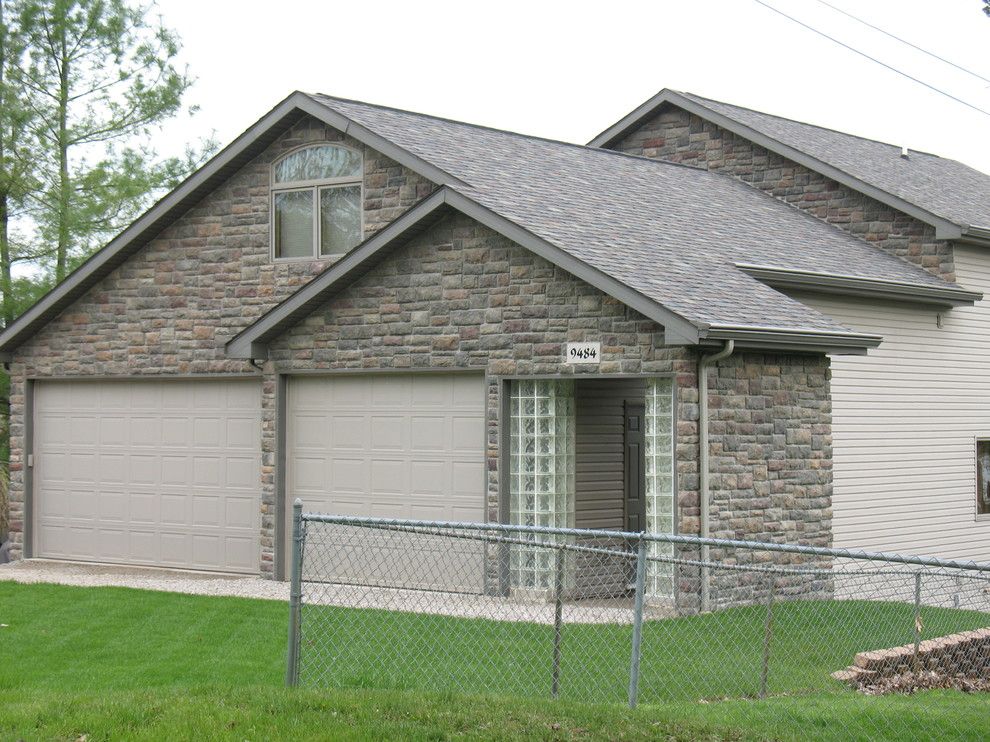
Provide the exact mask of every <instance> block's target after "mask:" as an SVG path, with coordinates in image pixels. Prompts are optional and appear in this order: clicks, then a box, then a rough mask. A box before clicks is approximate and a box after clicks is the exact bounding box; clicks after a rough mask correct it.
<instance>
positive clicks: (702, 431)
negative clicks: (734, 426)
mask: <svg viewBox="0 0 990 742" xmlns="http://www.w3.org/2000/svg"><path fill="white" fill-rule="evenodd" d="M735 349H736V341H735V340H726V341H725V347H724V348H722V350H720V351H718V352H717V353H710V354H709V355H703V356H701V357H700V358H699V359H698V451H699V453H698V473H699V475H700V486H699V490H700V491H699V493H698V499H699V503H698V504H699V508H700V511H701V512H700V514H701V533H700V534H699V535H700V536H701V538H708V537H709V535H710V534H709V530H710V527H709V522H708V521H709V513H708V510H709V507H710V500H711V493H710V490H709V487H710V484H709V462H708V453H709V451H708V367H709V366H714V365H715V364H716V363H718V362H719V361H722V360H725V359H726V358H728V357H729V356H731V355H732V352H733V351H734V350H735ZM709 550H710V547H709V546H708V545H707V544H706V545H702V547H701V561H702V564H703V565H704V564H707V562H708V554H709ZM709 581H710V575H709V573H708V567H707V566H702V568H701V610H702V612H706V611H708V610H709V603H710V602H711V600H710V597H709Z"/></svg>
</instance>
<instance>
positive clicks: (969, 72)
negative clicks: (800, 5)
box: [816, 0, 990, 82]
mask: <svg viewBox="0 0 990 742" xmlns="http://www.w3.org/2000/svg"><path fill="white" fill-rule="evenodd" d="M816 2H818V3H819V4H820V5H824V6H825V7H827V8H831V9H832V10H834V11H835V12H836V13H842V15H844V16H846V17H848V18H852V19H853V20H854V21H856V22H857V23H862V24H863V25H864V26H867V27H868V28H872V29H873V30H874V31H879V32H880V33H882V34H883V35H884V36H889V37H890V38H892V39H894V40H895V41H899V42H901V43H902V44H906V45H907V46H910V47H911V48H912V49H916V50H917V51H919V52H921V53H922V54H927V55H928V56H929V57H932V58H933V59H937V60H938V61H939V62H945V64H947V65H949V66H950V67H955V68H956V69H957V70H960V71H961V72H965V73H966V74H967V75H972V76H973V77H975V78H976V79H977V80H982V81H983V82H990V77H984V76H983V75H981V74H979V73H978V72H973V70H970V69H967V68H966V67H963V66H962V65H961V64H956V63H955V62H952V61H950V60H948V59H946V58H945V57H940V56H939V55H938V54H935V53H934V52H930V51H928V50H927V49H922V48H921V47H920V46H918V45H917V44H912V43H911V42H910V41H908V40H907V39H902V38H901V37H900V36H895V35H894V34H892V33H890V32H889V31H885V30H884V29H882V28H880V27H879V26H874V25H873V24H872V23H870V22H869V21H864V20H863V19H862V18H858V17H856V16H854V15H853V14H852V13H849V12H847V11H845V10H843V9H842V8H837V7H836V6H834V5H832V3H828V2H825V0H816ZM987 9H988V10H990V7H988V8H987Z"/></svg>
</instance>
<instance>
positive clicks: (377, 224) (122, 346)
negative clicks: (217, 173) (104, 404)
mask: <svg viewBox="0 0 990 742" xmlns="http://www.w3.org/2000/svg"><path fill="white" fill-rule="evenodd" d="M322 141H343V142H344V143H345V144H348V145H350V146H352V147H355V148H357V149H359V150H361V151H363V153H364V221H365V236H366V237H367V236H370V235H371V234H372V233H374V232H375V231H377V230H378V229H381V228H382V227H383V226H385V225H386V224H388V223H389V222H391V221H392V220H394V219H395V218H396V217H398V216H399V215H400V214H401V213H402V212H404V211H405V210H406V209H408V208H409V207H411V206H412V205H414V204H415V203H416V202H418V201H420V200H421V199H422V198H424V197H425V196H427V195H428V194H429V193H430V192H431V191H432V190H433V187H434V186H433V184H432V183H430V182H429V181H427V180H425V179H424V178H422V177H420V176H418V175H416V174H415V173H413V172H412V171H410V170H408V169H407V168H405V167H402V166H401V165H399V164H397V163H395V162H394V161H392V160H390V159H389V158H387V157H385V156H384V155H381V154H379V153H378V152H375V151H374V150H371V149H370V148H367V147H365V146H364V145H362V144H360V143H359V142H357V141H355V140H353V139H351V138H349V137H345V136H343V135H341V134H340V133H339V132H337V131H336V130H333V129H331V128H329V127H327V126H325V125H324V124H322V123H321V122H318V121H316V120H315V119H311V118H307V119H303V120H302V121H301V122H299V123H298V124H296V125H295V126H294V127H293V128H291V129H290V130H289V131H288V132H286V133H285V134H284V135H282V137H280V138H279V139H278V140H276V141H275V142H274V143H272V144H271V145H270V146H269V147H268V148H267V149H266V150H265V151H264V152H262V153H261V154H259V155H258V156H257V157H255V158H254V159H253V160H252V161H251V162H249V163H248V164H247V165H245V166H244V167H243V168H241V169H240V170H239V171H238V172H237V173H235V174H234V175H233V176H231V177H230V179H229V180H227V181H226V182H225V183H223V184H222V185H221V186H219V187H218V188H217V189H215V190H214V191H213V192H212V193H210V194H209V195H207V196H206V197H204V198H203V200H202V201H201V202H200V203H199V204H198V205H196V206H195V207H193V208H192V209H190V210H189V211H188V212H187V213H186V214H185V215H183V216H182V217H180V218H179V219H178V220H177V221H176V222H175V223H174V224H172V225H171V226H169V227H168V228H166V229H165V230H164V231H163V232H162V233H161V234H160V235H159V236H158V237H156V238H155V239H153V240H152V241H151V242H150V243H148V244H147V245H145V246H144V247H143V248H141V249H140V250H139V251H138V252H137V253H136V254H135V255H133V256H132V257H131V258H130V259H128V260H127V261H126V262H125V263H123V264H122V265H121V266H119V267H118V268H116V269H115V270H113V271H112V272H111V273H110V274H109V275H107V276H106V277H105V278H103V279H102V280H101V281H99V282H98V283H97V284H96V285H95V286H93V287H92V288H91V289H90V290H89V291H87V292H86V293H85V294H84V295H83V296H82V297H81V298H79V299H78V300H77V301H76V302H74V303H73V304H72V305H71V306H70V307H68V308H67V309H65V310H64V311H63V312H62V313H61V314H60V315H59V316H58V317H56V318H55V319H53V320H52V321H51V322H50V323H49V324H48V325H46V326H45V327H44V328H43V329H42V330H41V331H40V332H39V333H38V334H37V335H36V336H35V337H34V338H33V339H31V340H30V341H29V342H27V343H25V344H24V345H22V346H21V347H20V348H18V349H17V351H16V353H15V358H14V362H13V363H12V364H11V464H10V469H11V481H10V517H11V541H12V546H13V548H12V554H13V555H14V556H15V557H17V556H19V555H20V554H21V551H22V547H23V527H24V482H23V458H24V431H25V428H24V415H25V397H24V389H25V381H26V379H27V378H29V377H33V378H45V377H86V376H93V375H101V376H121V377H125V376H137V375H141V376H160V375H177V374H183V375H186V374H242V375H243V374H256V373H257V371H256V370H255V369H254V368H253V367H252V366H251V365H250V364H248V363H247V362H245V361H243V360H231V359H228V358H226V356H225V355H224V344H225V343H226V342H227V340H229V339H230V338H231V337H233V336H234V335H236V334H237V333H238V332H240V331H241V330H243V329H244V328H245V327H246V326H247V325H249V324H250V323H251V322H253V321H254V320H255V319H256V318H257V317H259V316H260V315H261V314H263V313H264V312H266V311H267V310H269V309H271V308H272V307H273V306H274V305H275V304H277V303H278V302H280V301H282V300H283V299H285V298H286V297H287V296H289V294H291V293H292V292H293V291H294V290H295V289H296V288H298V287H299V286H301V285H303V284H304V283H306V282H307V281H309V280H310V279H311V278H312V277H313V276H315V275H316V274H318V273H320V272H321V271H323V270H325V269H326V268H327V267H328V266H329V265H330V264H331V263H332V262H333V261H332V260H299V261H286V262H274V261H273V260H272V258H271V237H270V221H269V204H270V187H271V186H270V184H271V176H270V172H271V165H272V163H273V162H274V161H275V160H276V159H278V158H279V157H280V156H282V155H284V154H285V153H287V152H289V151H291V150H293V149H295V148H297V147H300V146H303V145H306V144H311V143H318V142H322Z"/></svg>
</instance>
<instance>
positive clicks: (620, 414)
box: [575, 379, 646, 530]
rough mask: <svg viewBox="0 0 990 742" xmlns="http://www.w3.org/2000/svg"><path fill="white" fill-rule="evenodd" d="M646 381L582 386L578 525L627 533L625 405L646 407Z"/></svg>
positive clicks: (577, 438) (577, 457) (578, 401)
mask: <svg viewBox="0 0 990 742" xmlns="http://www.w3.org/2000/svg"><path fill="white" fill-rule="evenodd" d="M645 397H646V382H645V380H643V379H624V380H616V379H611V380H609V379H603V380H584V379H582V380H580V381H579V382H578V383H577V388H576V413H577V415H576V416H577V422H576V426H575V464H576V479H575V495H576V497H575V510H576V512H575V522H576V524H577V526H578V528H617V529H620V530H625V525H626V522H625V512H624V506H625V480H624V477H623V474H624V470H623V462H624V455H623V453H624V448H625V439H624V436H625V401H626V400H627V399H630V400H636V401H639V402H642V401H643V400H644V399H645Z"/></svg>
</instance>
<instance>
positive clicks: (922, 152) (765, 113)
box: [670, 88, 970, 167]
mask: <svg viewBox="0 0 990 742" xmlns="http://www.w3.org/2000/svg"><path fill="white" fill-rule="evenodd" d="M670 90H671V92H674V93H677V94H678V95H684V96H688V97H690V98H694V99H697V100H700V101H706V102H708V103H718V104H719V105H722V106H732V107H733V108H738V109H740V110H742V111H749V112H750V113H757V114H759V115H760V116H770V117H771V118H775V119H780V120H781V121H789V122H790V123H792V124H800V125H801V126H808V127H810V128H812V129H818V130H820V131H828V132H831V133H833V134H841V135H842V136H844V137H851V138H853V139H860V140H862V141H864V142H872V143H874V144H882V145H883V146H884V147H892V148H893V149H895V150H897V151H900V150H901V148H902V147H903V146H904V145H898V144H892V143H890V142H885V141H883V140H882V139H873V138H872V137H867V136H864V135H862V134H852V133H850V132H848V131H842V130H841V129H833V128H832V127H830V126H822V125H821V124H812V123H809V122H808V121H801V120H800V119H794V118H790V117H788V116H781V115H780V114H779V113H769V112H768V111H760V110H758V109H756V108H750V107H748V106H740V105H739V104H738V103H730V102H729V101H724V100H716V99H715V98H707V97H705V96H703V95H698V94H697V93H692V92H691V91H690V90H673V89H672V88H670ZM908 151H909V152H912V153H914V154H918V155H926V156H928V157H934V158H935V159H938V160H946V161H949V162H957V163H959V164H960V165H963V166H965V167H970V166H969V165H966V163H965V162H960V161H959V160H953V159H952V158H951V157H943V156H942V155H938V154H935V153H934V152H927V151H925V150H923V149H913V148H911V147H908Z"/></svg>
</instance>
